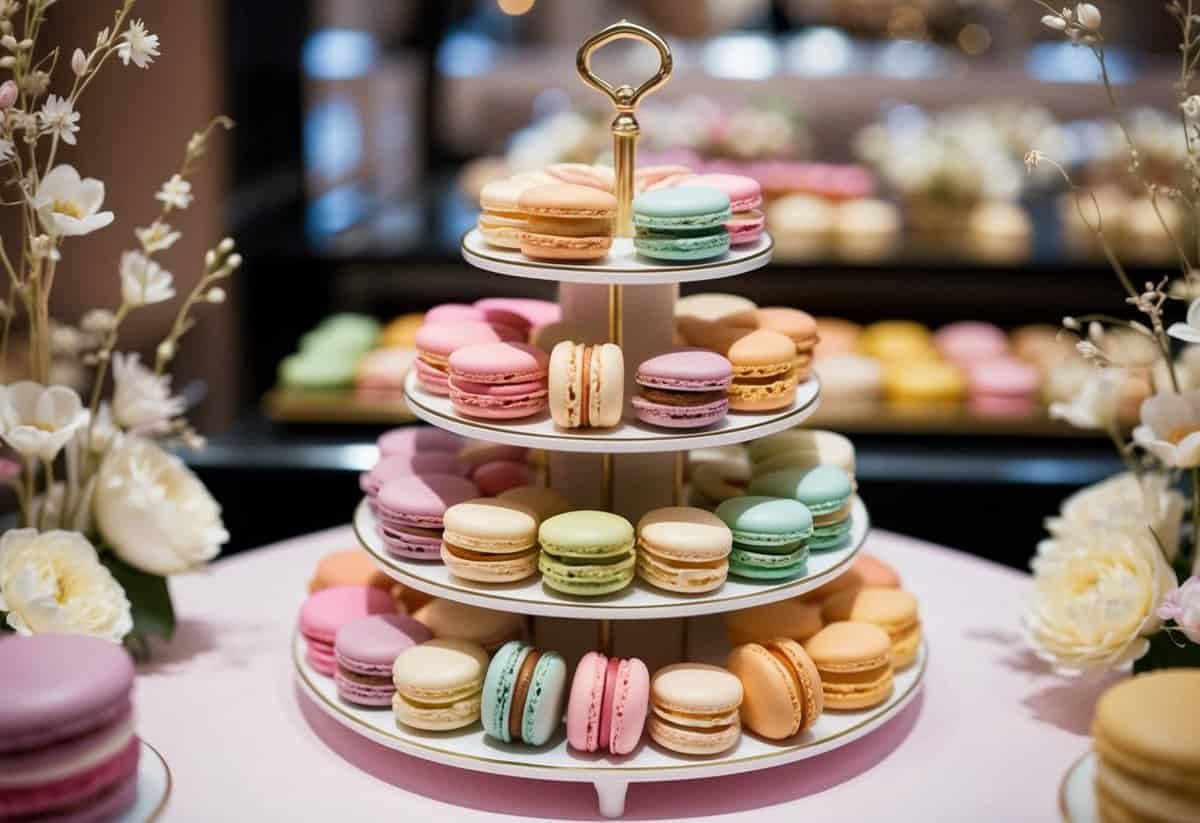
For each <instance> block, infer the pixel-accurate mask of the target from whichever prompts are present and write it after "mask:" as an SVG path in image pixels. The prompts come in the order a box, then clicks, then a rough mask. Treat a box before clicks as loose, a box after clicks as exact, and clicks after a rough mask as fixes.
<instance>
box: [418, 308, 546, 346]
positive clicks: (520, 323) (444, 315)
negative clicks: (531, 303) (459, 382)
mask: <svg viewBox="0 0 1200 823" xmlns="http://www.w3.org/2000/svg"><path fill="white" fill-rule="evenodd" d="M449 323H487V324H488V325H489V326H492V327H493V328H495V329H496V330H497V331H498V332H502V333H504V334H505V335H506V339H508V338H511V339H517V340H519V339H522V338H524V337H525V336H526V335H527V334H528V333H529V324H528V323H526V322H525V320H524V319H523V318H522V317H520V316H518V315H515V314H511V313H508V312H490V313H489V312H484V311H482V310H481V309H479V308H477V307H475V306H472V305H470V304H468V303H441V304H439V305H436V306H434V307H433V308H431V309H430V310H429V311H427V312H425V324H426V325H430V326H433V325H438V324H449ZM414 343H415V338H414Z"/></svg>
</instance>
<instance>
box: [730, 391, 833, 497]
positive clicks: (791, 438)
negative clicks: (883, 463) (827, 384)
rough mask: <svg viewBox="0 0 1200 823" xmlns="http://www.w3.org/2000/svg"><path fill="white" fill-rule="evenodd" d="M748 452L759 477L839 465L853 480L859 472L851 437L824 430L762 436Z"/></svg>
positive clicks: (788, 431) (798, 430)
mask: <svg viewBox="0 0 1200 823" xmlns="http://www.w3.org/2000/svg"><path fill="white" fill-rule="evenodd" d="M822 388H823V387H822ZM747 453H748V454H749V455H750V460H751V462H752V463H753V464H754V473H755V474H756V475H757V474H767V473H768V472H773V471H778V470H779V469H790V468H797V469H809V468H812V467H814V466H821V465H827V466H837V467H838V468H839V469H841V470H842V471H844V472H845V473H846V474H848V475H850V477H851V478H853V477H854V473H855V469H856V465H855V456H856V455H855V451H854V444H853V443H851V442H850V438H848V437H846V436H845V435H842V434H838V433H837V432H831V431H825V430H823V429H788V430H787V431H783V432H780V433H779V434H772V435H769V436H767V437H762V438H759V439H758V440H755V441H753V442H751V443H750V445H749V447H748V449H747Z"/></svg>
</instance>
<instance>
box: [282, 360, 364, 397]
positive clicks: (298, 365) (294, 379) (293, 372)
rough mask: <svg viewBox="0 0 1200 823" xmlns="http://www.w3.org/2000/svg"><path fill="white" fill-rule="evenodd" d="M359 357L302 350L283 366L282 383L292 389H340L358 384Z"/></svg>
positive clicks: (284, 361) (284, 362)
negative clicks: (356, 367) (356, 368)
mask: <svg viewBox="0 0 1200 823" xmlns="http://www.w3.org/2000/svg"><path fill="white" fill-rule="evenodd" d="M358 359H359V356H358V355H356V354H345V353H335V352H323V351H302V352H300V353H298V354H293V355H290V356H289V357H285V358H284V359H283V362H281V363H280V364H279V382H280V383H281V384H282V385H284V386H286V387H287V388H290V389H303V390H320V389H338V388H343V387H345V386H349V385H350V384H351V383H353V382H354V368H355V366H356V365H357V363H358Z"/></svg>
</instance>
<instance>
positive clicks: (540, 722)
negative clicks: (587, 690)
mask: <svg viewBox="0 0 1200 823" xmlns="http://www.w3.org/2000/svg"><path fill="white" fill-rule="evenodd" d="M566 683H567V664H566V663H565V662H564V661H563V658H562V655H560V654H559V653H558V652H552V651H551V652H543V651H541V650H539V649H535V648H534V647H532V646H530V645H528V644H526V643H521V642H519V641H513V642H511V643H505V644H504V645H503V646H501V647H500V649H499V651H497V652H496V654H495V655H494V656H493V657H492V662H491V664H490V665H489V666H488V670H487V677H486V678H485V679H484V681H483V706H482V720H483V730H484V732H485V733H486V734H487V735H488V736H489V737H492V738H494V739H496V740H500V741H503V742H505V743H526V744H528V745H530V746H541V745H543V744H545V743H546V741H548V740H549V739H550V736H551V735H552V734H554V732H555V731H556V730H557V729H558V726H559V724H560V723H561V722H562V716H563V701H564V698H565V695H566Z"/></svg>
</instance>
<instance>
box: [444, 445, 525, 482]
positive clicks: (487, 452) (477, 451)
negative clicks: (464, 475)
mask: <svg viewBox="0 0 1200 823" xmlns="http://www.w3.org/2000/svg"><path fill="white" fill-rule="evenodd" d="M458 459H459V460H462V461H464V462H465V463H466V464H467V465H468V466H470V467H471V469H470V471H471V472H473V471H475V470H476V469H477V468H479V467H480V466H482V465H483V464H484V463H491V462H493V461H496V460H512V461H514V462H517V463H521V462H524V461H526V460H528V459H529V449H527V448H525V447H523V446H509V445H506V444H504V443H489V442H487V441H485V440H470V441H468V442H466V443H465V444H463V447H462V448H461V449H459V451H458ZM468 475H469V472H468Z"/></svg>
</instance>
